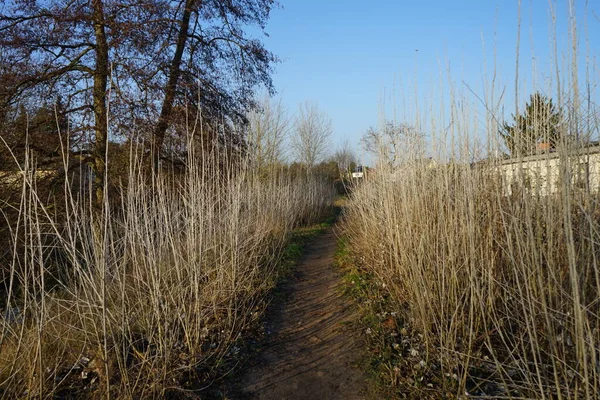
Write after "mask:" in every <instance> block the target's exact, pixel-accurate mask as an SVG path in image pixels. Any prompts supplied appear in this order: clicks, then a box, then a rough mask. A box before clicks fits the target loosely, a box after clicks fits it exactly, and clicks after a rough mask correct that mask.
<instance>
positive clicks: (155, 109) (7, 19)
mask: <svg viewBox="0 0 600 400" xmlns="http://www.w3.org/2000/svg"><path fill="white" fill-rule="evenodd" d="M275 4H276V3H275V1H274V0H227V1H226V0H211V1H200V0H176V1H175V0H135V1H134V0H114V1H113V0H110V1H109V0H92V1H84V0H72V1H65V0H47V1H29V0H11V1H10V2H6V4H3V6H2V8H0V54H1V55H2V57H1V58H0V60H1V61H2V62H3V63H7V64H8V65H9V66H10V67H9V68H0V80H1V81H2V82H3V88H1V89H0V109H2V108H4V109H5V108H6V107H14V106H15V105H16V104H23V102H27V101H28V99H29V101H28V104H39V103H48V102H52V101H50V100H52V99H55V98H57V97H59V96H60V97H61V98H62V99H63V101H64V104H65V107H66V109H67V110H68V111H69V112H70V113H71V114H75V115H73V117H72V118H71V120H72V121H74V122H77V123H79V125H80V126H79V127H76V126H73V129H79V130H81V131H84V132H88V133H87V135H88V136H89V137H90V143H91V144H92V149H93V159H92V160H90V161H91V165H92V166H93V167H94V169H95V172H96V173H95V176H96V183H97V188H98V189H99V190H98V191H97V195H98V200H101V197H102V196H101V194H102V185H103V181H104V171H105V168H106V166H105V158H106V148H107V142H108V136H109V133H111V134H125V135H126V134H128V133H130V132H133V131H134V130H136V131H139V130H143V131H148V132H151V137H152V140H148V141H149V142H152V144H153V152H154V157H155V162H156V161H157V160H158V157H159V155H160V153H161V150H162V148H163V145H164V142H165V136H166V135H168V134H170V133H171V132H172V131H173V122H174V120H175V119H176V118H177V117H178V113H179V112H180V110H182V109H184V108H185V106H188V107H189V106H192V107H195V108H196V109H200V108H201V109H202V114H203V118H204V119H205V120H206V119H211V120H214V121H216V120H219V121H221V124H222V125H233V124H245V123H247V119H246V114H247V112H248V111H249V110H250V109H252V108H253V106H254V89H255V88H256V87H258V86H260V85H264V86H266V87H267V89H268V90H269V91H270V92H272V91H273V87H272V82H271V78H270V72H271V66H272V64H273V63H274V62H276V61H277V60H276V58H275V56H273V54H271V53H270V52H269V51H267V50H266V49H265V48H264V46H263V44H262V42H261V41H259V40H258V39H256V38H254V37H253V36H251V35H250V34H249V33H248V32H250V31H251V29H249V28H251V27H253V26H254V27H258V28H260V29H263V28H264V26H265V24H266V21H267V20H268V17H269V14H270V11H271V9H272V7H273V6H274V5H275ZM254 32H256V30H254ZM259 32H260V30H259ZM109 104H110V115H109ZM109 126H110V129H109ZM222 131H225V132H227V131H226V130H225V129H223V130H222ZM232 131H233V130H229V133H231V132H232Z"/></svg>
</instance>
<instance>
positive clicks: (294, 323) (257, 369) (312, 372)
mask: <svg viewBox="0 0 600 400" xmlns="http://www.w3.org/2000/svg"><path fill="white" fill-rule="evenodd" d="M335 246H336V236H335V233H334V232H333V230H332V229H329V230H328V231H327V232H326V233H325V234H324V235H322V236H321V237H319V238H317V239H316V241H315V242H314V243H313V244H312V245H310V246H309V247H308V249H307V252H306V255H305V257H304V258H303V259H302V261H301V262H300V264H299V265H298V266H297V268H296V273H295V276H294V277H293V278H292V279H291V280H290V282H289V283H287V284H285V286H284V288H283V290H284V292H285V295H286V299H285V300H284V301H283V303H282V304H281V305H279V307H276V310H273V314H274V315H272V316H271V317H270V319H269V320H268V322H267V331H268V332H270V334H269V335H268V337H267V339H266V343H264V345H263V346H264V347H263V349H262V350H261V352H260V354H259V355H258V356H257V359H256V360H255V361H254V362H253V363H251V365H250V366H249V368H248V370H247V371H246V373H245V374H244V375H242V376H241V377H240V380H239V382H238V385H237V386H238V387H237V390H236V393H237V394H236V395H233V396H230V398H236V399H278V400H282V399H286V400H289V399H364V398H365V394H364V393H365V377H364V375H363V374H362V372H361V371H360V369H359V368H358V367H357V366H356V364H357V363H358V361H360V359H361V357H362V349H363V348H364V346H363V345H362V341H361V339H360V337H359V336H358V333H357V332H356V328H355V327H353V326H352V325H353V321H355V320H356V310H355V308H353V306H352V304H351V302H350V301H348V299H347V298H346V297H344V295H343V294H342V290H341V289H342V278H341V274H340V272H339V271H337V270H336V269H335V267H333V261H334V256H333V254H334V251H335Z"/></svg>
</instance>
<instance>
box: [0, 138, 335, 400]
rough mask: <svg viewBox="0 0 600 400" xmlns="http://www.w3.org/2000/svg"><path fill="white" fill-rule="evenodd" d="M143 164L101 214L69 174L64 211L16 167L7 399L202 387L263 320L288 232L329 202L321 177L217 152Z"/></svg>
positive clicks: (1, 340)
mask: <svg viewBox="0 0 600 400" xmlns="http://www.w3.org/2000/svg"><path fill="white" fill-rule="evenodd" d="M142 158H143V157H138V156H137V155H136V151H135V149H133V148H132V149H131V159H130V162H129V170H128V172H127V173H126V174H124V175H123V176H122V179H123V180H124V181H122V182H121V184H120V186H117V185H113V186H111V189H110V190H109V191H108V192H107V193H106V196H105V201H104V206H103V207H101V209H97V207H96V206H95V205H94V204H93V196H92V193H91V191H85V190H81V188H80V187H79V186H82V187H85V185H79V184H78V183H76V182H72V181H71V180H69V179H67V180H66V181H65V183H64V187H63V189H62V193H63V196H58V197H60V198H62V200H61V201H62V202H63V203H64V204H60V207H58V208H59V209H60V210H61V215H60V216H58V215H57V214H56V213H55V210H56V209H57V205H56V204H52V203H51V204H48V201H47V199H46V198H40V196H38V191H37V188H36V180H37V176H36V174H35V172H34V168H33V166H34V160H31V161H30V162H28V163H25V164H23V165H22V176H23V179H21V181H20V201H19V202H16V203H14V204H16V205H15V207H17V210H13V211H17V213H16V215H17V218H9V219H7V220H6V222H7V223H8V224H10V232H11V243H10V244H9V247H10V249H11V250H10V252H9V254H10V255H11V257H10V258H9V261H8V263H9V265H8V266H7V267H6V268H3V276H2V279H3V290H5V291H4V292H3V296H6V301H5V302H3V304H2V315H1V316H0V397H3V398H23V397H37V398H46V397H51V396H58V397H61V396H62V397H64V396H75V397H80V398H88V397H106V398H117V397H118V398H152V397H159V398H163V397H165V396H179V395H182V394H185V391H186V390H202V389H203V388H204V387H205V386H206V385H208V384H209V383H210V381H211V379H214V378H215V377H217V376H218V374H221V373H223V372H226V371H223V369H222V366H223V365H224V364H225V363H224V362H223V360H224V359H226V358H227V357H228V355H230V354H231V352H235V350H236V349H235V347H234V344H235V343H236V341H237V340H238V339H239V338H240V335H241V334H242V332H243V331H244V330H245V329H246V328H247V327H248V326H251V324H252V323H253V322H255V321H256V320H257V319H258V318H259V316H260V314H261V312H262V310H263V307H264V304H263V301H262V300H263V297H264V294H265V292H266V291H267V290H268V289H269V288H271V287H272V285H273V282H274V280H275V276H276V273H277V265H278V261H279V259H280V257H281V254H282V249H283V247H284V245H285V243H286V240H287V239H288V234H289V233H290V231H291V230H292V229H293V228H294V227H296V226H298V225H300V224H304V223H309V222H311V221H315V219H317V218H319V214H320V213H322V212H323V210H324V209H325V208H326V207H327V205H328V204H329V203H330V201H331V199H332V197H333V188H332V187H331V184H330V183H327V182H322V181H320V180H319V179H318V177H316V176H308V175H306V174H304V175H302V174H299V175H298V176H295V177H292V176H291V175H290V174H287V173H285V171H284V170H278V169H276V168H275V169H273V170H271V171H270V173H265V170H264V168H263V169H262V170H261V171H258V170H256V169H254V168H253V167H251V166H250V165H251V163H250V162H249V161H248V160H246V159H245V158H244V157H243V156H241V155H240V154H238V155H236V156H231V155H230V154H228V152H227V151H223V149H222V147H220V148H213V149H203V150H198V151H197V152H196V153H195V154H194V153H193V152H192V153H191V154H190V157H188V162H187V165H186V166H185V170H184V171H183V173H179V174H168V173H165V174H154V175H153V174H147V173H145V169H144V166H143V162H142V161H143V160H142ZM80 175H81V176H85V173H84V174H80ZM59 192H60V191H59ZM115 200H118V204H114V203H115ZM11 215H15V214H14V213H13V214H11ZM3 223H4V222H3ZM219 368H220V369H219Z"/></svg>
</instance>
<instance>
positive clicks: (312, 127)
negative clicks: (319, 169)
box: [291, 102, 333, 168]
mask: <svg viewBox="0 0 600 400" xmlns="http://www.w3.org/2000/svg"><path fill="white" fill-rule="evenodd" d="M332 134H333V130H332V127H331V119H330V118H329V117H328V116H327V115H326V114H325V113H324V112H322V111H321V110H319V107H318V105H317V104H316V103H311V102H306V103H304V104H301V105H300V107H299V109H298V115H297V117H296V122H295V129H294V134H293V136H292V140H291V149H292V151H293V153H294V155H295V157H296V160H297V161H298V162H300V163H302V164H304V165H305V166H306V167H307V168H312V167H313V166H315V165H316V164H317V163H319V162H320V161H322V160H323V159H324V158H325V157H326V156H327V152H328V148H329V147H330V145H331V135H332Z"/></svg>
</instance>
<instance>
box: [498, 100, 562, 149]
mask: <svg viewBox="0 0 600 400" xmlns="http://www.w3.org/2000/svg"><path fill="white" fill-rule="evenodd" d="M512 118H513V124H508V123H504V125H503V126H502V130H501V131H500V136H501V137H502V139H503V140H504V143H505V144H506V147H508V150H509V151H510V154H511V156H513V157H518V156H526V155H529V154H533V153H535V151H536V148H537V145H538V144H540V143H548V144H549V145H550V147H551V148H556V146H557V144H558V143H559V142H560V140H561V137H562V132H561V130H560V124H561V122H562V120H563V117H562V113H561V112H560V110H558V108H557V107H556V106H555V105H554V103H553V102H552V99H551V98H549V97H547V96H545V95H543V94H542V93H539V92H537V93H534V94H532V95H531V97H530V98H529V101H528V102H527V104H526V105H525V111H524V113H523V114H517V115H516V116H515V115H514V114H513V116H512Z"/></svg>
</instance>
